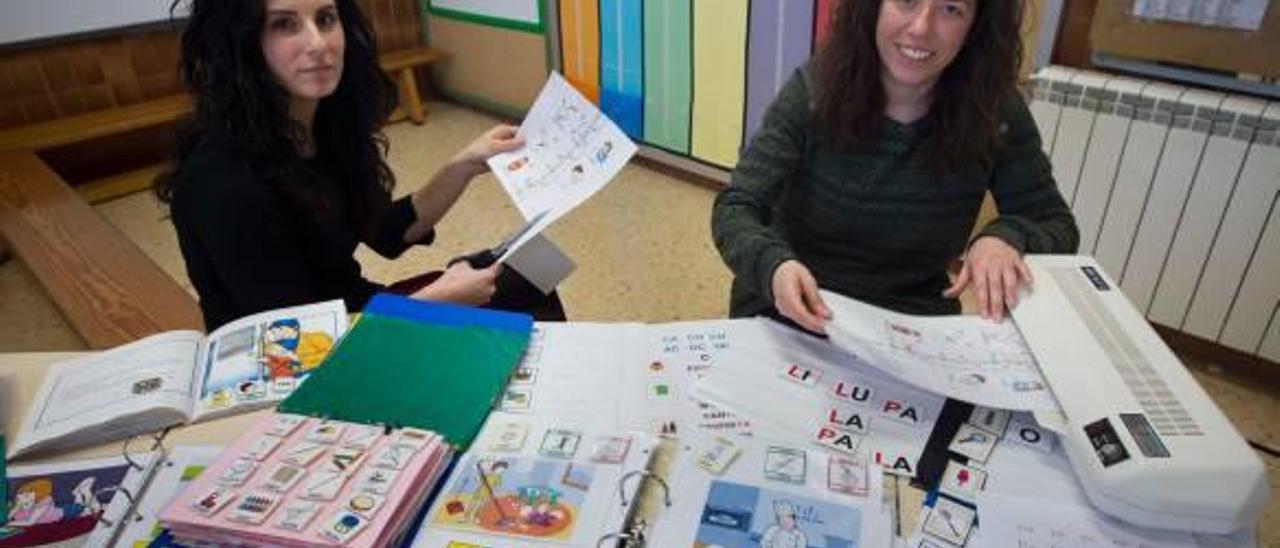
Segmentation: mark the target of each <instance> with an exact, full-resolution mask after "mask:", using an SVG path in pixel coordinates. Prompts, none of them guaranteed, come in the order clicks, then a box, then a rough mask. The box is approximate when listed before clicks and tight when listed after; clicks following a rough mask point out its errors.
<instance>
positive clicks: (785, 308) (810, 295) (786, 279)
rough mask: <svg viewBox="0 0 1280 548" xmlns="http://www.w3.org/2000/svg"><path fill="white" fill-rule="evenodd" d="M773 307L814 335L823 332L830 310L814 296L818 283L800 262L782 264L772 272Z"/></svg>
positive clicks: (792, 260)
mask: <svg viewBox="0 0 1280 548" xmlns="http://www.w3.org/2000/svg"><path fill="white" fill-rule="evenodd" d="M770 288H771V289H772V290H773V306H774V308H777V309H778V313H780V314H782V315H783V316H786V317H787V318H790V319H791V321H793V322H796V323H797V324H800V327H803V328H805V329H808V330H809V331H813V332H814V333H824V334H825V333H826V332H827V328H826V325H827V320H829V319H831V309H829V308H827V305H826V303H824V302H822V297H821V296H820V295H818V281H817V280H815V279H814V277H813V273H812V272H809V269H808V268H807V267H805V266H804V265H803V264H801V263H800V261H797V260H795V259H791V260H788V261H783V262H782V264H780V265H778V268H776V269H774V271H773V281H772V282H771V284H770Z"/></svg>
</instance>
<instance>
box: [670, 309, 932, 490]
mask: <svg viewBox="0 0 1280 548" xmlns="http://www.w3.org/2000/svg"><path fill="white" fill-rule="evenodd" d="M752 321H753V322H756V323H757V326H758V329H759V330H760V333H761V334H760V335H759V336H756V337H753V338H750V339H746V340H743V341H742V343H741V344H737V345H735V346H734V347H733V348H732V349H731V350H730V351H728V352H726V353H725V354H724V355H723V356H721V358H720V360H719V363H718V364H717V366H716V367H714V368H712V369H709V370H708V371H707V372H705V373H704V375H703V377H702V379H701V380H699V381H698V382H697V383H695V385H694V395H695V396H697V397H699V398H702V399H706V400H709V401H711V402H712V403H715V404H717V405H721V406H723V407H725V408H727V409H730V410H732V411H734V412H736V413H738V414H740V415H742V416H745V417H747V418H749V419H750V420H751V421H752V423H753V425H755V426H759V427H768V428H771V429H775V430H777V431H780V432H786V433H787V434H788V435H789V436H792V437H794V438H796V439H799V440H803V441H804V442H805V443H809V444H815V443H816V441H815V434H816V433H817V432H818V428H819V427H822V426H825V425H827V424H829V423H830V415H831V413H832V411H833V410H834V411H836V412H837V413H838V415H839V416H840V417H842V418H844V419H846V420H848V419H852V418H853V417H854V416H856V417H857V422H858V423H860V425H861V426H862V427H863V428H864V429H865V432H862V433H859V435H858V437H857V442H858V446H857V447H856V448H855V451H856V452H857V453H859V454H863V455H865V456H866V458H867V459H868V460H869V461H870V462H879V463H880V464H881V465H883V466H884V467H885V468H886V471H888V472H890V473H893V474H899V475H906V476H913V475H915V468H916V463H917V461H918V460H919V458H920V454H921V452H922V451H923V450H924V444H925V442H926V441H927V440H928V437H929V433H930V432H931V431H932V429H933V425H934V421H935V420H936V419H937V416H938V413H940V412H941V411H942V406H943V403H944V401H945V399H944V398H942V397H940V396H938V395H935V394H931V393H929V392H925V391H923V390H919V389H916V388H914V387H912V386H909V385H907V384H905V383H902V382H899V381H896V380H893V379H892V378H891V377H888V376H887V375H884V373H882V372H880V371H878V370H876V369H875V368H873V367H871V366H869V365H866V364H864V363H860V362H858V361H857V360H855V359H854V358H852V357H851V356H849V355H848V354H847V353H845V352H843V351H841V350H840V349H838V348H836V347H834V346H832V345H831V344H830V343H828V342H827V341H823V340H819V339H817V338H814V337H810V336H808V335H805V334H802V333H800V332H798V331H795V330H793V329H789V328H787V327H784V326H782V325H780V324H778V323H776V322H772V321H769V320H763V319H757V320H752ZM793 366H797V367H800V368H801V369H805V370H811V371H812V373H811V374H810V375H809V377H808V378H810V379H812V382H811V383H809V384H804V383H801V382H797V381H795V380H789V379H788V377H787V376H786V372H787V371H788V370H790V368H791V367H793Z"/></svg>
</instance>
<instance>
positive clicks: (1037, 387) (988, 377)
mask: <svg viewBox="0 0 1280 548" xmlns="http://www.w3.org/2000/svg"><path fill="white" fill-rule="evenodd" d="M821 294H822V300H823V301H824V302H825V303H826V304H827V306H828V307H830V308H831V312H832V319H831V321H830V322H829V323H828V325H827V334H828V335H829V336H830V337H831V342H832V343H834V344H835V345H836V346H838V347H840V348H842V349H844V350H845V351H847V352H849V353H851V354H853V355H855V356H857V357H858V358H860V359H861V360H862V361H864V362H866V363H869V364H871V365H873V366H875V367H877V368H879V369H881V370H882V371H884V372H886V373H888V374H890V375H893V376H894V377H896V378H898V379H901V380H903V381H905V382H908V383H911V384H913V385H915V386H918V387H920V388H923V389H925V390H929V391H931V392H934V393H936V394H941V395H944V396H948V397H952V398H956V399H959V400H964V401H967V402H971V403H975V404H978V405H985V406H987V407H996V408H1002V409H1019V410H1054V409H1058V402H1057V401H1056V400H1054V398H1053V393H1052V392H1050V390H1049V385H1048V384H1047V383H1046V382H1045V380H1044V376H1043V375H1041V373H1040V368H1039V367H1038V366H1037V365H1036V362H1035V358H1034V357H1032V355H1031V350H1030V349H1029V348H1027V343H1026V342H1025V341H1023V339H1022V334H1020V333H1018V329H1017V327H1015V326H1014V324H1013V322H1012V321H1004V322H1000V323H996V322H992V321H989V320H984V319H982V318H979V317H977V316H913V315H909V314H899V313H897V312H892V311H889V310H885V309H882V308H877V307H875V306H871V305H869V304H865V303H862V302H859V301H856V300H853V299H850V298H848V297H845V296H843V295H840V294H837V293H832V292H830V291H821Z"/></svg>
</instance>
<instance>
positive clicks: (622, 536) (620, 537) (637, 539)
mask: <svg viewBox="0 0 1280 548" xmlns="http://www.w3.org/2000/svg"><path fill="white" fill-rule="evenodd" d="M611 540H612V541H615V542H620V543H622V545H623V546H631V545H632V543H636V544H637V545H641V546H642V545H644V535H639V534H634V533H630V532H626V533H609V534H606V535H604V536H602V537H600V540H597V541H596V548H600V547H601V546H608V544H606V543H607V542H609V541H611ZM615 546H616V544H615Z"/></svg>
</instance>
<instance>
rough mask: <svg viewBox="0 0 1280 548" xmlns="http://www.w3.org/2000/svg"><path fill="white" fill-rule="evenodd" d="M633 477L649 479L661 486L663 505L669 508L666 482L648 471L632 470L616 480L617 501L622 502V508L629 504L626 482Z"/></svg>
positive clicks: (669, 502)
mask: <svg viewBox="0 0 1280 548" xmlns="http://www.w3.org/2000/svg"><path fill="white" fill-rule="evenodd" d="M633 476H640V477H641V478H649V479H652V480H654V481H656V482H658V485H660V486H662V502H663V504H665V505H666V506H667V507H670V506H671V489H670V487H668V486H667V480H664V479H662V476H659V475H657V474H655V473H653V472H650V471H648V470H632V471H630V472H627V473H626V474H623V475H622V478H620V479H619V480H618V499H619V500H620V501H622V505H623V506H626V505H628V504H630V503H631V501H629V500H627V480H628V479H631V478H632V477H633ZM637 491H639V489H638V486H637Z"/></svg>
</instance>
